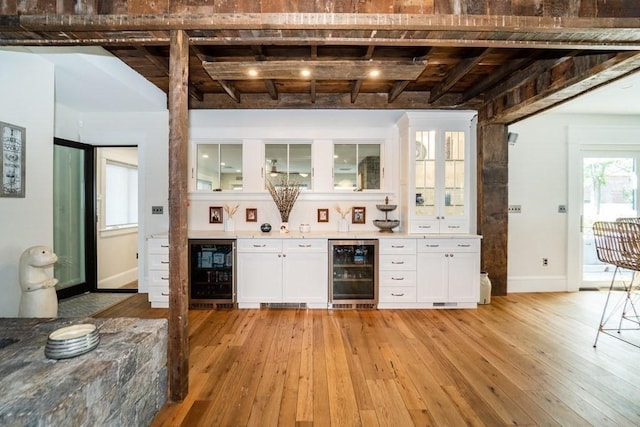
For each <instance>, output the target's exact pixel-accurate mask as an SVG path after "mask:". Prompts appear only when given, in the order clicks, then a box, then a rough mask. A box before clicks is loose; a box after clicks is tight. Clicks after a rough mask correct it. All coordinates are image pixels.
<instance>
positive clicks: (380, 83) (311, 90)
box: [0, 0, 640, 123]
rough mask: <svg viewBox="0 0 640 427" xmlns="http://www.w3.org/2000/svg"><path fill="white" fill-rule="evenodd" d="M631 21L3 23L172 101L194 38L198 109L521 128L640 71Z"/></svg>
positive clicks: (3, 28) (11, 35)
mask: <svg viewBox="0 0 640 427" xmlns="http://www.w3.org/2000/svg"><path fill="white" fill-rule="evenodd" d="M487 1H489V0H487ZM262 3H263V5H264V1H263V2H262ZM404 3H406V2H404ZM464 3H465V4H466V3H467V2H464ZM476 3H477V2H476ZM638 9H639V8H638V7H635V9H633V8H632V9H627V11H630V12H631V15H632V16H635V15H638V14H640V10H638ZM609 12H611V10H609ZM618 12H619V13H620V15H619V16H620V17H618V18H606V19H605V18H601V17H588V18H583V17H580V16H577V17H572V16H567V17H554V16H490V15H400V14H350V13H341V14H324V13H236V14H216V15H202V14H193V15H55V16H51V15H46V16H43V15H11V16H8V15H5V16H1V15H0V44H5V45H37V46H43V45H45V46H69V45H78V44H79V45H101V46H104V47H105V48H106V49H107V50H109V51H110V52H111V53H112V54H113V55H115V56H116V57H118V58H120V59H121V60H122V61H124V62H125V63H126V64H128V65H129V66H130V67H131V68H133V69H134V70H136V71H137V72H139V73H140V74H141V75H142V76H144V77H145V78H146V79H148V80H149V81H151V82H152V83H153V84H155V85H156V86H158V87H159V88H160V89H162V90H163V91H165V92H166V93H168V92H169V46H168V44H169V37H170V32H171V31H172V30H176V29H182V30H185V31H186V34H187V35H188V38H189V53H190V60H189V95H190V100H189V107H190V108H191V109H219V108H242V109H255V108H267V109H273V108H318V109H319V108H342V109H349V108H357V109H362V108H364V109H427V108H456V109H477V110H480V111H481V117H480V119H481V121H484V122H496V123H509V122H513V121H516V120H519V119H522V118H524V117H527V116H529V115H532V114H535V113H537V112H540V111H542V110H544V109H546V108H549V107H552V106H554V105H557V104H559V103H561V102H564V101H566V100H568V99H572V98H573V97H575V96H577V95H579V94H581V93H584V92H586V91H588V90H591V89H593V88H595V87H598V86H599V85H602V84H606V83H609V82H611V81H613V80H615V79H617V78H620V77H623V76H625V75H628V74H629V73H632V72H635V71H636V70H638V69H640V22H639V21H640V20H638V18H628V17H625V15H624V11H623V10H618ZM610 15H611V16H615V15H614V14H613V13H612V12H611V13H610ZM303 68H306V69H310V70H311V71H312V72H311V74H310V75H307V76H302V75H300V72H301V71H302V69H303ZM372 69H376V70H377V72H378V73H379V74H378V75H377V76H371V75H369V72H370V71H371V70H372ZM250 70H253V72H255V73H256V74H255V75H250V74H249V71H250Z"/></svg>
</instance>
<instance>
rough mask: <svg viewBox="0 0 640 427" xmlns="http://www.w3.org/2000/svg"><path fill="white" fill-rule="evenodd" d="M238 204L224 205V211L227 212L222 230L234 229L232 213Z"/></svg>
mask: <svg viewBox="0 0 640 427" xmlns="http://www.w3.org/2000/svg"><path fill="white" fill-rule="evenodd" d="M239 207H240V205H235V206H229V205H224V211H225V212H226V213H227V220H226V221H225V222H224V231H235V229H236V226H235V222H234V221H233V215H234V214H235V213H236V211H237V210H238V208H239Z"/></svg>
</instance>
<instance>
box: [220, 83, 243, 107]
mask: <svg viewBox="0 0 640 427" xmlns="http://www.w3.org/2000/svg"><path fill="white" fill-rule="evenodd" d="M218 83H219V84H220V86H221V87H222V89H224V91H225V92H226V93H227V95H229V96H230V97H231V99H233V100H234V101H236V102H237V103H238V104H239V103H240V93H239V92H238V90H237V89H236V88H235V87H234V86H233V85H232V84H231V83H229V82H228V81H226V80H218Z"/></svg>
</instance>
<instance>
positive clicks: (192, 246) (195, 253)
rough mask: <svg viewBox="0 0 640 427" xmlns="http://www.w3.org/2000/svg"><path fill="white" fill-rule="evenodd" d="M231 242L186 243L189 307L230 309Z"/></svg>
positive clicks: (233, 275)
mask: <svg viewBox="0 0 640 427" xmlns="http://www.w3.org/2000/svg"><path fill="white" fill-rule="evenodd" d="M235 265H236V242H235V240H221V239H215V240H205V239H190V240H189V307H190V308H233V307H234V306H235V294H236V271H235Z"/></svg>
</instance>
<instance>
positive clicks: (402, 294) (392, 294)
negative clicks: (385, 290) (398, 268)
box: [391, 292, 404, 297]
mask: <svg viewBox="0 0 640 427" xmlns="http://www.w3.org/2000/svg"><path fill="white" fill-rule="evenodd" d="M391 296H393V297H403V296H404V292H403V293H401V294H394V293H393V292H391Z"/></svg>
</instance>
